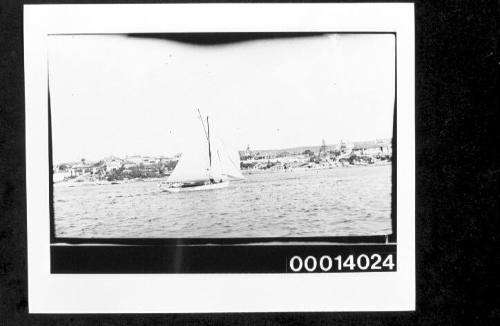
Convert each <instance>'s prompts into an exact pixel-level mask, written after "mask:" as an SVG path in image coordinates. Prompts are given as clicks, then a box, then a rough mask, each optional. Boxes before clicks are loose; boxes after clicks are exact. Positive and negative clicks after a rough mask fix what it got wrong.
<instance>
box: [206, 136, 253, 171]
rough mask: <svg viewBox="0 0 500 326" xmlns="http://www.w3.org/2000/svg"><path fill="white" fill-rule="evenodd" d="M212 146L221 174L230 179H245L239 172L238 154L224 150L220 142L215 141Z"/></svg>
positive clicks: (234, 151)
mask: <svg viewBox="0 0 500 326" xmlns="http://www.w3.org/2000/svg"><path fill="white" fill-rule="evenodd" d="M214 145H215V152H216V155H217V159H218V160H219V162H220V163H219V164H220V165H221V168H220V170H221V171H222V174H223V175H224V176H226V177H228V178H231V179H245V177H244V176H243V174H242V173H241V170H240V154H239V153H238V152H237V151H236V150H229V151H228V150H226V146H224V145H223V143H222V141H220V140H217V141H215V142H214Z"/></svg>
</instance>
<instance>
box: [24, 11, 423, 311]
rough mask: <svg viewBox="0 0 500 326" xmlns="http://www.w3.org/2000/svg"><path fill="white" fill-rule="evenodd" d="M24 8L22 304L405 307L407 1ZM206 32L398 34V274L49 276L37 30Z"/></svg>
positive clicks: (409, 213) (410, 274)
mask: <svg viewBox="0 0 500 326" xmlns="http://www.w3.org/2000/svg"><path fill="white" fill-rule="evenodd" d="M24 11H25V12H24V15H25V16H24V30H25V34H24V40H25V44H24V50H25V92H26V159H27V161H26V174H27V175H26V178H27V213H28V217H27V218H28V221H27V224H28V281H29V289H28V299H29V301H28V302H29V310H30V312H32V313H44V312H45V313H70V312H71V313H85V312H102V313H105V312H106V313H111V312H114V313H116V312H130V313H132V312H137V313H141V312H144V313H159V312H251V311H375V310H381V311H382V310H413V309H414V308H415V264H414V260H415V254H414V250H415V242H414V241H415V237H414V207H415V206H414V205H415V203H414V193H415V190H414V189H415V187H414V171H415V168H414V26H413V21H414V16H413V5H412V4H203V5H200V4H190V5H189V4H188V5H182V4H174V5H47V6H40V5H32V6H29V5H28V6H25V7H24ZM216 31H217V32H223V31H228V32H269V31H285V32H299V31H320V32H324V31H330V32H340V31H344V32H355V31H359V32H367V31H379V32H396V33H397V108H398V113H397V120H398V121H397V141H398V143H397V146H398V148H397V150H398V157H397V162H398V171H397V200H398V202H397V219H398V271H397V272H387V273H378V272H377V273H345V274H344V273H343V274H272V275H271V274H227V275H226V274H215V275H212V274H210V275H203V274H199V275H168V274H166V275H146V274H133V275H132V274H124V275H98V274H94V275H69V274H68V275H64V274H55V275H51V274H50V243H49V241H50V238H49V198H48V187H49V175H48V171H49V167H48V156H49V153H48V143H47V132H48V131H47V127H48V120H47V51H48V48H47V40H48V38H47V35H48V34H55V33H68V34H74V33H132V32H136V33H153V32H216Z"/></svg>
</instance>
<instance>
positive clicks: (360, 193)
mask: <svg viewBox="0 0 500 326" xmlns="http://www.w3.org/2000/svg"><path fill="white" fill-rule="evenodd" d="M246 178H247V179H246V180H242V181H236V182H231V183H230V185H229V187H227V188H224V189H217V190H207V191H195V192H181V193H169V192H164V191H161V189H160V188H159V187H158V181H151V180H149V181H148V180H145V181H136V182H129V183H123V184H115V185H112V184H109V185H85V186H83V185H79V186H74V187H70V186H69V185H68V184H56V185H55V186H54V211H55V226H56V236H58V237H84V238H92V237H99V238H101V237H102V238H113V237H120V238H121V237H140V238H150V237H162V238H178V237H300V236H346V235H381V234H389V233H391V218H390V214H391V166H390V165H385V166H362V167H360V166H356V167H348V168H333V169H326V170H302V171H293V172H259V173H253V174H250V175H246Z"/></svg>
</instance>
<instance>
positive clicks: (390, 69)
mask: <svg viewBox="0 0 500 326" xmlns="http://www.w3.org/2000/svg"><path fill="white" fill-rule="evenodd" d="M25 10H26V15H25V16H26V19H25V57H26V68H25V69H26V74H25V84H26V131H27V132H26V137H27V138H26V149H27V150H26V155H27V159H26V162H27V167H26V178H27V180H28V182H27V211H28V219H27V228H28V240H29V241H28V258H29V261H30V262H29V273H28V276H29V279H30V280H31V281H30V282H31V283H30V284H31V285H30V302H31V303H30V311H34V312H118V313H120V312H229V311H233V312H234V311H269V312H271V311H359V310H369V311H380V310H390V309H396V310H398V309H399V310H401V309H413V307H414V296H413V294H414V287H413V286H414V251H413V248H414V224H413V223H414V210H413V207H414V206H413V205H414V198H413V196H412V194H413V192H414V175H413V174H412V173H411V171H412V169H413V167H414V157H413V154H412V153H413V146H414V145H413V139H414V131H413V130H414V129H413V124H412V123H413V110H414V107H413V105H414V104H413V87H412V82H413V56H412V49H413V45H414V41H413V34H412V32H413V29H412V25H411V19H410V20H408V21H406V20H400V18H397V17H411V15H412V10H413V7H412V6H392V5H388V4H387V5H359V6H352V5H334V4H323V5H319V4H318V5H312V4H307V5H306V4H303V5H291V4H290V5H278V4H273V5H271V4H266V5H259V4H217V5H208V4H206V5H202V4H196V5H188V4H175V5H106V6H94V5H85V6H75V5H61V6H27V7H26V8H25ZM353 10H354V11H353ZM229 13H230V14H229ZM110 15H113V19H109V17H110ZM278 16H279V19H276V17H278ZM188 17H189V19H187V18H188ZM409 22H410V23H409ZM49 289H50V291H49ZM297 291H298V292H297ZM332 291H333V292H335V293H338V294H339V295H338V296H335V298H331V299H329V300H326V301H325V300H324V298H325V297H326V296H328V293H332ZM353 293H355V294H353ZM381 295H382V297H383V298H384V299H383V300H380V296H381ZM264 297H265V298H264ZM302 297H303V298H306V297H307V298H308V299H307V303H306V302H305V301H304V300H302V299H300V298H302ZM68 298H69V299H68ZM116 298H119V300H116ZM256 298H260V299H259V300H255V299H256Z"/></svg>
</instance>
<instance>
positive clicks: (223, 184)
mask: <svg viewBox="0 0 500 326" xmlns="http://www.w3.org/2000/svg"><path fill="white" fill-rule="evenodd" d="M228 185H229V181H223V182H220V183H213V184H208V185H202V186H194V187H184V188H183V187H168V186H162V185H161V184H160V188H161V189H162V190H165V191H168V192H188V191H200V190H212V189H221V188H226V187H227V186H228Z"/></svg>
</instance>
